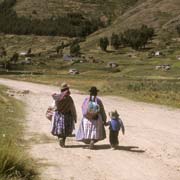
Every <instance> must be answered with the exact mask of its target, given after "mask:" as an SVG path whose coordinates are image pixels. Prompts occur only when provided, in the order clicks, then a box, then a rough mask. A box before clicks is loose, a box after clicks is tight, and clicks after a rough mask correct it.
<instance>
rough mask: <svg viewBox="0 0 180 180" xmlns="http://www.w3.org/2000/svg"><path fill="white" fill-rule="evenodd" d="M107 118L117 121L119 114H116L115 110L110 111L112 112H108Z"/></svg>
mask: <svg viewBox="0 0 180 180" xmlns="http://www.w3.org/2000/svg"><path fill="white" fill-rule="evenodd" d="M109 116H110V118H111V119H118V118H119V114H118V112H117V111H116V110H115V111H112V112H109Z"/></svg>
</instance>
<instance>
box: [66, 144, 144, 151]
mask: <svg viewBox="0 0 180 180" xmlns="http://www.w3.org/2000/svg"><path fill="white" fill-rule="evenodd" d="M88 147H89V146H88V145H66V148H84V149H88ZM103 149H111V147H110V145H109V144H100V145H95V146H94V150H103ZM116 150H121V151H129V152H135V153H144V152H145V151H144V150H141V149H139V147H138V146H117V147H116V149H115V151H116Z"/></svg>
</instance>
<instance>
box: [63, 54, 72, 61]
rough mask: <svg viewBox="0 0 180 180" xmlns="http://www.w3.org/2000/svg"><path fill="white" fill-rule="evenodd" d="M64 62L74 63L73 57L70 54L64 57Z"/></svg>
mask: <svg viewBox="0 0 180 180" xmlns="http://www.w3.org/2000/svg"><path fill="white" fill-rule="evenodd" d="M63 60H64V61H73V57H72V56H71V55H69V54H65V55H63Z"/></svg>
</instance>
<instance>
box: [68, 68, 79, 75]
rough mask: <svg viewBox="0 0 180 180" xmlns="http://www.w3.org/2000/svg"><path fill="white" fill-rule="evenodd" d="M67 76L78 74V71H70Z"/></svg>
mask: <svg viewBox="0 0 180 180" xmlns="http://www.w3.org/2000/svg"><path fill="white" fill-rule="evenodd" d="M69 74H72V75H75V74H79V71H78V70H77V69H70V70H69Z"/></svg>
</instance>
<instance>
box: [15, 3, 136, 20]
mask: <svg viewBox="0 0 180 180" xmlns="http://www.w3.org/2000/svg"><path fill="white" fill-rule="evenodd" d="M137 1H138V0H41V1H36V0H17V3H16V6H15V8H14V9H15V10H16V12H17V14H18V15H19V16H28V17H33V18H40V19H43V18H49V17H52V16H61V15H65V14H67V13H81V14H83V15H86V16H88V17H92V16H94V17H101V16H103V15H106V16H107V17H114V16H118V15H119V14H121V13H123V12H124V11H125V10H126V9H128V8H129V7H130V6H133V5H134V4H136V2H137Z"/></svg>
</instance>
